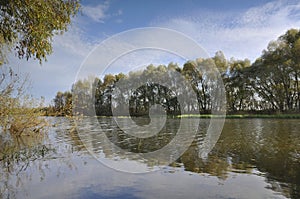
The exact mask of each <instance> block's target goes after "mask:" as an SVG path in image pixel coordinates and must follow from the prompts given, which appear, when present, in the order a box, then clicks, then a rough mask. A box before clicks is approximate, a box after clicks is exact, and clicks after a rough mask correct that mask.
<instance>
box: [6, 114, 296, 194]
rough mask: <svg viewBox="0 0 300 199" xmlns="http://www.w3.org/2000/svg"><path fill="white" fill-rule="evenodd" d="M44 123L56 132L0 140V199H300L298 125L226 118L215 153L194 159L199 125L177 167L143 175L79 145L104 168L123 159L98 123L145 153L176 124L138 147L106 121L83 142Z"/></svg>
mask: <svg viewBox="0 0 300 199" xmlns="http://www.w3.org/2000/svg"><path fill="white" fill-rule="evenodd" d="M49 120H50V121H51V122H52V123H53V124H56V125H55V127H51V128H50V130H49V133H48V135H47V136H45V137H41V138H35V139H32V138H30V137H25V138H23V139H22V140H15V141H14V142H12V143H11V142H8V141H7V140H6V139H5V136H3V135H2V136H1V137H0V144H1V145H0V198H125V199H126V198H149V199H152V198H300V134H299V129H300V122H299V120H291V119H290V120H285V119H280V120H277V119H228V120H226V122H225V126H224V129H223V132H222V134H221V136H220V139H219V140H218V142H217V144H216V146H215V147H214V149H213V150H212V151H211V153H209V155H208V157H207V158H199V149H198V145H199V143H201V142H202V141H203V136H204V133H203V132H205V129H206V128H207V125H208V123H209V120H204V119H202V120H201V122H200V132H199V133H198V134H197V135H196V137H195V139H194V141H193V143H192V145H191V146H190V147H189V149H188V150H187V151H186V152H185V153H184V154H183V155H182V156H181V157H180V158H179V159H178V160H177V161H176V162H174V163H172V164H170V165H168V166H163V167H161V168H160V169H159V170H157V171H153V172H148V173H144V174H130V173H124V172H120V171H116V170H114V169H111V168H109V167H107V166H104V165H103V164H102V163H100V162H99V161H98V160H96V159H95V158H94V157H93V156H91V155H90V153H89V152H88V151H87V150H86V148H85V146H84V144H83V142H82V141H81V140H84V143H85V144H87V143H88V147H89V149H91V150H92V151H93V152H94V153H96V154H99V156H98V158H100V159H101V158H102V159H103V160H104V161H105V160H110V161H114V160H116V159H118V160H120V159H121V160H124V157H125V156H126V154H124V153H118V152H116V151H113V150H111V149H109V148H105V146H104V145H103V143H101V140H99V137H98V136H99V133H98V134H97V131H96V129H97V127H98V125H99V124H100V125H101V127H102V128H103V129H104V131H105V134H106V136H107V137H108V138H109V140H110V141H111V142H113V143H114V144H115V145H117V146H118V147H120V148H122V149H124V150H126V151H128V152H132V153H136V152H139V153H147V152H149V151H153V150H158V149H159V148H161V147H162V146H164V145H165V144H167V143H168V142H170V141H171V140H172V139H173V138H174V136H175V135H174V133H173V131H174V130H175V131H176V129H177V128H178V126H179V121H180V120H176V119H170V120H168V121H167V123H166V125H165V126H164V127H163V128H162V130H161V132H160V133H159V135H157V136H156V137H155V138H146V139H147V140H143V141H141V140H139V139H136V138H134V137H132V136H128V135H126V134H124V133H122V131H120V130H119V129H118V128H117V127H116V125H115V124H114V123H113V122H112V121H111V119H107V118H101V119H99V123H97V122H96V121H93V122H91V121H86V123H85V126H86V131H87V133H86V135H85V134H83V133H82V131H80V132H78V131H76V128H74V124H73V122H72V121H70V120H68V119H67V118H49ZM191 120H193V119H191ZM136 122H137V123H139V124H140V125H143V124H144V123H147V121H145V119H141V120H140V121H139V120H137V121H136ZM96 123H97V124H96ZM85 126H84V127H83V128H85ZM79 137H80V138H81V139H79ZM126 157H127V156H126ZM126 161H131V162H136V165H138V166H145V163H144V162H142V161H140V160H134V158H133V159H128V158H127V159H126ZM115 162H117V161H115ZM146 166H148V167H149V168H152V167H153V165H151V164H149V163H147V164H146Z"/></svg>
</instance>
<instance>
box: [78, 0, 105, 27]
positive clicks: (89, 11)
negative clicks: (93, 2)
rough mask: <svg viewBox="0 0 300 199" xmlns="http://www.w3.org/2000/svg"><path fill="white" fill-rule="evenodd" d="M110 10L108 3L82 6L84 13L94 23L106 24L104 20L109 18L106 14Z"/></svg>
mask: <svg viewBox="0 0 300 199" xmlns="http://www.w3.org/2000/svg"><path fill="white" fill-rule="evenodd" d="M108 8H109V3H108V1H105V2H104V4H99V5H97V6H82V12H83V14H85V15H86V16H88V17H90V18H91V19H93V20H94V21H96V22H101V23H104V19H105V18H107V16H108V15H107V13H106V11H107V10H108Z"/></svg>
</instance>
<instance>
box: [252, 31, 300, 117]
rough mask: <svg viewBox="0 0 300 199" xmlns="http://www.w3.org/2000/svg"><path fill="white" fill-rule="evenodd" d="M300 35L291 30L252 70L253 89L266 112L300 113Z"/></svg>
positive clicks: (266, 52) (266, 51)
mask: <svg viewBox="0 0 300 199" xmlns="http://www.w3.org/2000/svg"><path fill="white" fill-rule="evenodd" d="M299 55H300V32H299V30H296V29H291V30H288V31H287V32H286V33H285V34H284V35H282V36H280V37H279V38H278V39H277V40H276V41H272V42H270V43H269V45H268V48H267V50H264V51H263V54H262V56H261V57H260V58H258V59H257V60H256V62H255V63H254V64H253V66H252V82H253V83H252V85H253V88H254V89H255V91H256V92H257V93H258V95H259V97H260V98H261V99H263V100H264V103H263V107H262V108H263V109H267V108H271V109H273V110H279V111H281V112H282V111H291V110H296V109H297V110H300V96H299V95H300V88H299V76H300V58H299Z"/></svg>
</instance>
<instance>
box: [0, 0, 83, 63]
mask: <svg viewBox="0 0 300 199" xmlns="http://www.w3.org/2000/svg"><path fill="white" fill-rule="evenodd" d="M79 7H80V5H79V1H78V0H51V1H40V0H1V1H0V65H2V64H3V63H4V61H5V59H6V53H5V50H13V51H15V54H16V56H17V57H19V58H20V59H22V58H25V59H27V60H28V59H29V58H33V59H36V60H38V61H39V62H40V63H42V61H45V60H46V56H47V55H49V54H51V53H52V44H51V40H52V38H53V36H54V35H55V34H61V33H63V32H65V31H66V30H67V27H68V25H69V24H70V22H71V18H72V17H73V16H74V15H75V14H76V13H77V12H78V10H79Z"/></svg>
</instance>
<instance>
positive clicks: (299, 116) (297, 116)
mask: <svg viewBox="0 0 300 199" xmlns="http://www.w3.org/2000/svg"><path fill="white" fill-rule="evenodd" d="M177 117H178V118H219V117H224V116H218V115H211V114H186V115H178V116H177ZM225 117H226V119H242V118H268V119H271V118H274V119H300V113H297V114H232V115H231V114H230V115H226V116H225Z"/></svg>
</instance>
